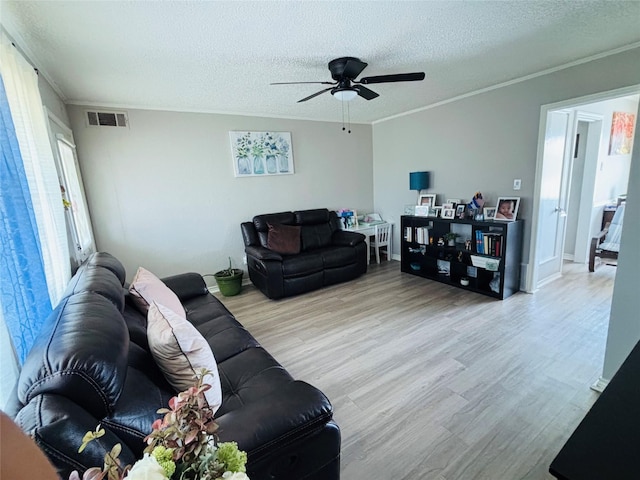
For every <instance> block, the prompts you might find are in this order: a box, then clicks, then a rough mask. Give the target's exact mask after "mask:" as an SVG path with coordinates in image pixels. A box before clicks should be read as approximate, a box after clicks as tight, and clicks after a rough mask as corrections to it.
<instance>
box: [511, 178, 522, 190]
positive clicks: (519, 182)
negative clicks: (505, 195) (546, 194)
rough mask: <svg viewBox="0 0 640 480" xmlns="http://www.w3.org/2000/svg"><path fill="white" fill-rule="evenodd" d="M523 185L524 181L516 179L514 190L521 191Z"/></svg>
mask: <svg viewBox="0 0 640 480" xmlns="http://www.w3.org/2000/svg"><path fill="white" fill-rule="evenodd" d="M521 185H522V180H521V179H519V178H516V179H514V180H513V189H514V190H520V186H521Z"/></svg>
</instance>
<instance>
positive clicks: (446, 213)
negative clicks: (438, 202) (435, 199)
mask: <svg viewBox="0 0 640 480" xmlns="http://www.w3.org/2000/svg"><path fill="white" fill-rule="evenodd" d="M455 216H456V211H455V209H454V208H444V206H443V207H442V218H450V219H453V218H455Z"/></svg>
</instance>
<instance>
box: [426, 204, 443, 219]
mask: <svg viewBox="0 0 640 480" xmlns="http://www.w3.org/2000/svg"><path fill="white" fill-rule="evenodd" d="M441 213H442V207H441V206H435V207H431V208H430V209H429V216H430V217H439V216H440V214H441Z"/></svg>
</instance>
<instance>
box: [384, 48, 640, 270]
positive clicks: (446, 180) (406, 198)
mask: <svg viewBox="0 0 640 480" xmlns="http://www.w3.org/2000/svg"><path fill="white" fill-rule="evenodd" d="M639 64H640V48H636V49H633V50H628V51H626V52H622V53H619V54H616V55H611V56H609V57H605V58H602V59H598V60H594V61H591V62H588V63H584V64H580V65H576V66H573V67H570V68H567V69H564V70H560V71H557V72H553V73H549V74H547V75H543V76H540V77H536V78H532V79H529V80H525V81H522V82H519V83H515V84H513V85H508V86H504V87H500V88H497V89H495V90H491V91H488V92H485V93H481V94H478V95H474V96H470V97H467V98H461V99H459V100H455V101H452V102H450V103H446V104H444V105H440V106H436V107H433V108H430V109H427V110H423V111H419V112H416V113H413V114H410V115H406V116H402V117H398V118H393V119H390V120H387V121H383V122H379V123H376V124H374V126H373V152H374V207H375V209H376V210H377V211H380V212H381V213H382V214H383V216H385V217H388V218H391V219H393V220H395V221H396V222H399V220H400V215H402V212H403V206H404V205H405V204H409V203H413V202H415V199H416V192H413V191H410V190H409V179H408V177H409V175H408V173H409V172H411V171H414V170H428V171H431V172H432V179H433V180H432V183H433V186H432V188H431V190H430V192H431V193H437V194H439V195H438V202H439V203H441V202H442V200H443V199H446V198H462V199H464V200H466V201H469V200H470V199H471V196H472V195H473V194H474V192H476V191H481V192H482V193H483V194H484V196H485V198H487V200H488V204H489V205H492V204H493V205H495V201H496V199H497V197H498V196H504V195H509V196H513V195H517V196H520V197H521V198H522V200H521V203H520V211H519V213H518V218H523V219H524V220H525V235H524V237H525V238H524V245H523V262H524V263H525V264H526V263H528V261H529V243H530V242H529V240H530V236H531V218H532V199H533V188H534V180H535V167H536V150H537V141H538V133H539V122H540V108H541V107H542V106H543V105H547V104H553V103H556V102H560V101H562V100H566V99H571V98H578V97H582V96H586V95H590V94H594V93H598V92H601V91H607V90H613V89H618V88H622V87H626V86H630V85H636V84H640V69H638V65H639ZM516 178H520V179H522V189H521V190H520V191H519V192H514V191H513V189H512V188H513V180H514V179H516ZM398 230H399V229H396V230H395V233H394V236H395V240H396V241H395V242H394V245H395V246H394V253H395V254H399V245H400V242H399V234H398Z"/></svg>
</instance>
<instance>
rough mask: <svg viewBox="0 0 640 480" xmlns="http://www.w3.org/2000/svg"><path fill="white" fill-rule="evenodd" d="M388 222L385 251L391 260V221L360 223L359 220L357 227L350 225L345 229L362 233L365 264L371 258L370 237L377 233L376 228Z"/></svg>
mask: <svg viewBox="0 0 640 480" xmlns="http://www.w3.org/2000/svg"><path fill="white" fill-rule="evenodd" d="M387 224H389V225H390V226H391V228H390V230H389V245H388V246H387V251H388V252H389V260H391V252H393V223H391V222H382V223H362V222H360V223H359V224H358V226H357V227H352V228H349V229H347V230H349V231H350V232H358V233H361V234H362V235H364V237H365V238H364V239H365V242H367V264H368V263H369V259H370V258H371V241H370V237H373V236H375V235H376V233H377V228H376V227H379V226H382V225H387Z"/></svg>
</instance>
